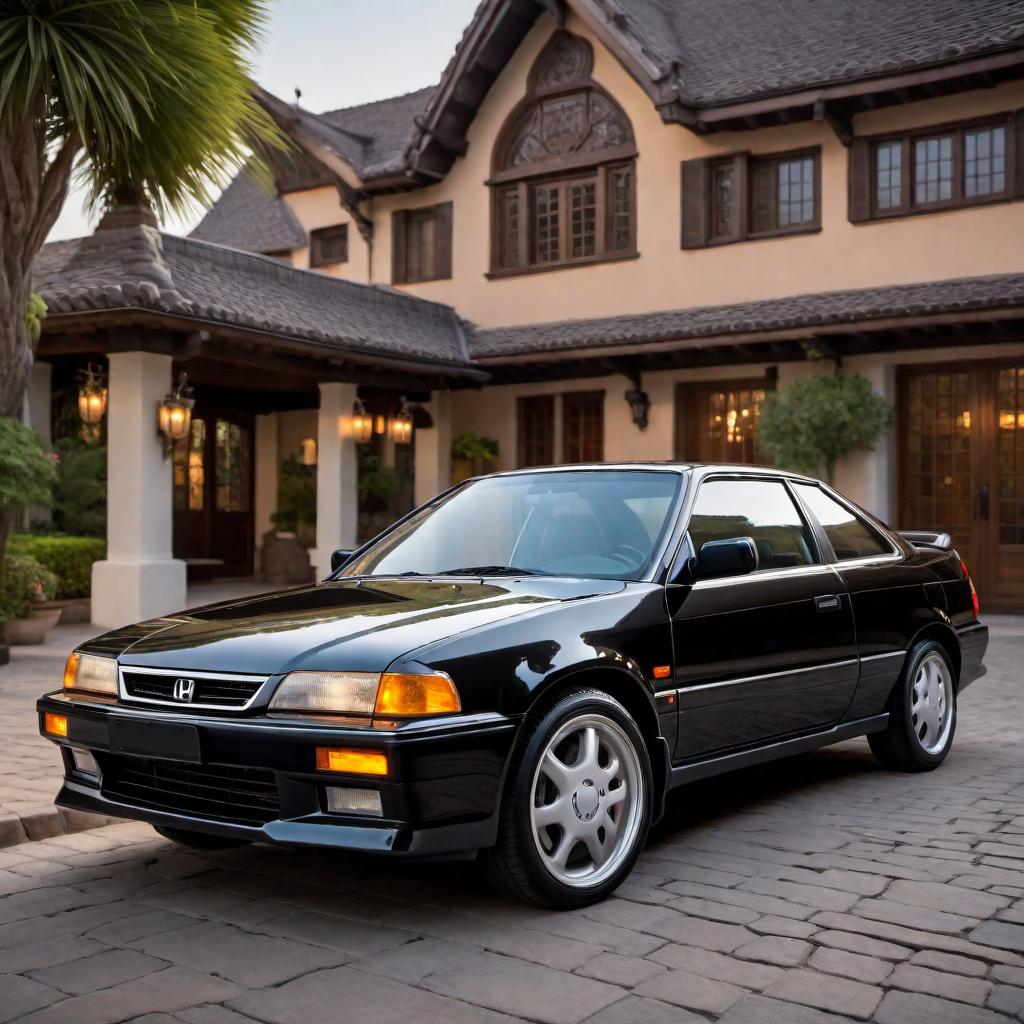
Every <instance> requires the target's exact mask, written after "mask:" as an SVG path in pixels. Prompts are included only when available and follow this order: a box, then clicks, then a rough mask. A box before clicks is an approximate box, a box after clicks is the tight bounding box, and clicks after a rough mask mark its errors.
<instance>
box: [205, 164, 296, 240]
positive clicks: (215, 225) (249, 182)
mask: <svg viewBox="0 0 1024 1024" xmlns="http://www.w3.org/2000/svg"><path fill="white" fill-rule="evenodd" d="M191 237H192V238H198V239H200V240H202V241H204V242H216V243H218V244H219V245H229V246H231V248H233V249H244V250H245V251H246V252H261V253H267V252H281V251H287V250H290V249H297V248H299V247H300V246H303V245H305V244H306V232H305V231H304V230H303V229H302V225H301V224H300V223H299V220H298V218H297V217H296V216H295V214H294V213H292V211H291V208H290V207H289V206H288V204H287V203H286V202H285V201H284V200H283V199H281V198H280V196H278V195H276V193H274V191H273V190H272V189H268V188H266V187H265V186H264V185H263V184H262V183H261V182H259V181H258V180H256V178H255V177H254V176H253V175H252V174H251V173H250V172H249V171H248V170H245V169H243V170H242V171H240V172H239V173H238V174H237V175H236V177H235V179H234V181H232V182H231V184H230V185H228V187H227V188H226V189H224V191H223V192H222V193H221V196H220V198H219V199H218V200H217V201H216V202H215V203H214V204H213V206H212V207H210V209H209V211H208V212H207V214H206V216H205V217H203V219H202V220H201V221H200V222H199V224H198V225H197V226H196V227H195V228H194V229H193V231H192V234H191Z"/></svg>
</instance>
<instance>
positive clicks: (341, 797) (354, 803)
mask: <svg viewBox="0 0 1024 1024" xmlns="http://www.w3.org/2000/svg"><path fill="white" fill-rule="evenodd" d="M327 810H329V811H334V812H335V813H336V814H372V815H374V816H375V817H377V818H380V817H382V816H383V814H384V808H383V807H382V806H381V803H380V793H378V792H377V790H375V789H342V788H341V787H340V786H328V787H327Z"/></svg>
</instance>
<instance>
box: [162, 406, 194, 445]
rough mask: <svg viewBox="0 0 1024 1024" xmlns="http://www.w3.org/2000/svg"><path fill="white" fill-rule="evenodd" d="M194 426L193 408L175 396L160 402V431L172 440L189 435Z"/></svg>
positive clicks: (179, 439) (178, 439)
mask: <svg viewBox="0 0 1024 1024" xmlns="http://www.w3.org/2000/svg"><path fill="white" fill-rule="evenodd" d="M191 426H192V409H191V408H190V407H189V406H187V405H185V403H184V402H179V401H177V400H175V399H173V398H165V399H164V400H163V401H162V402H161V403H160V431H161V433H163V434H164V435H165V436H166V437H167V438H168V439H169V440H171V441H181V440H183V439H184V438H186V437H188V433H189V429H190V428H191Z"/></svg>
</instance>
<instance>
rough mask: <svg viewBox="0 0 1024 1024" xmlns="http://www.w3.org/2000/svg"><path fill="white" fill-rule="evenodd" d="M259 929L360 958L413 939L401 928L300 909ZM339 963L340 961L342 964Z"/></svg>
mask: <svg viewBox="0 0 1024 1024" xmlns="http://www.w3.org/2000/svg"><path fill="white" fill-rule="evenodd" d="M259 930H260V931H262V932H267V933H268V934H271V935H280V936H284V937H287V938H292V939H298V940H299V941H300V942H309V943H312V944H314V945H317V946H328V947H329V948H331V949H337V950H341V951H342V952H345V953H351V954H352V955H353V956H359V955H362V954H364V953H377V952H380V951H381V950H383V949H390V948H391V947H392V946H400V945H402V943H404V942H408V941H409V940H410V939H412V938H413V937H414V936H413V935H412V933H410V932H407V931H401V930H399V929H398V928H387V927H384V926H383V925H371V924H360V923H358V922H356V921H346V920H345V919H344V918H340V917H333V916H331V915H329V914H317V913H314V912H312V911H308V910H299V911H296V912H295V913H291V914H286V915H285V916H283V917H275V918H272V919H271V920H269V921H265V922H263V923H262V924H261V925H260V926H259ZM339 962H340V961H339Z"/></svg>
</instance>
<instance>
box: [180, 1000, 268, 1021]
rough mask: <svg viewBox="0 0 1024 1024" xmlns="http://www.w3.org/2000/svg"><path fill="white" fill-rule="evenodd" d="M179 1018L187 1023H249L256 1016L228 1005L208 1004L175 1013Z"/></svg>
mask: <svg viewBox="0 0 1024 1024" xmlns="http://www.w3.org/2000/svg"><path fill="white" fill-rule="evenodd" d="M174 1016H175V1018H176V1019H177V1020H183V1021H185V1024H249V1022H250V1021H254V1020H255V1019H256V1018H255V1017H246V1016H245V1015H244V1014H241V1013H239V1012H238V1011H237V1010H229V1009H228V1008H227V1007H226V1006H217V1005H215V1004H210V1003H208V1004H206V1005H205V1006H190V1007H188V1008H187V1009H184V1010H178V1011H177V1013H175V1015H174Z"/></svg>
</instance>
